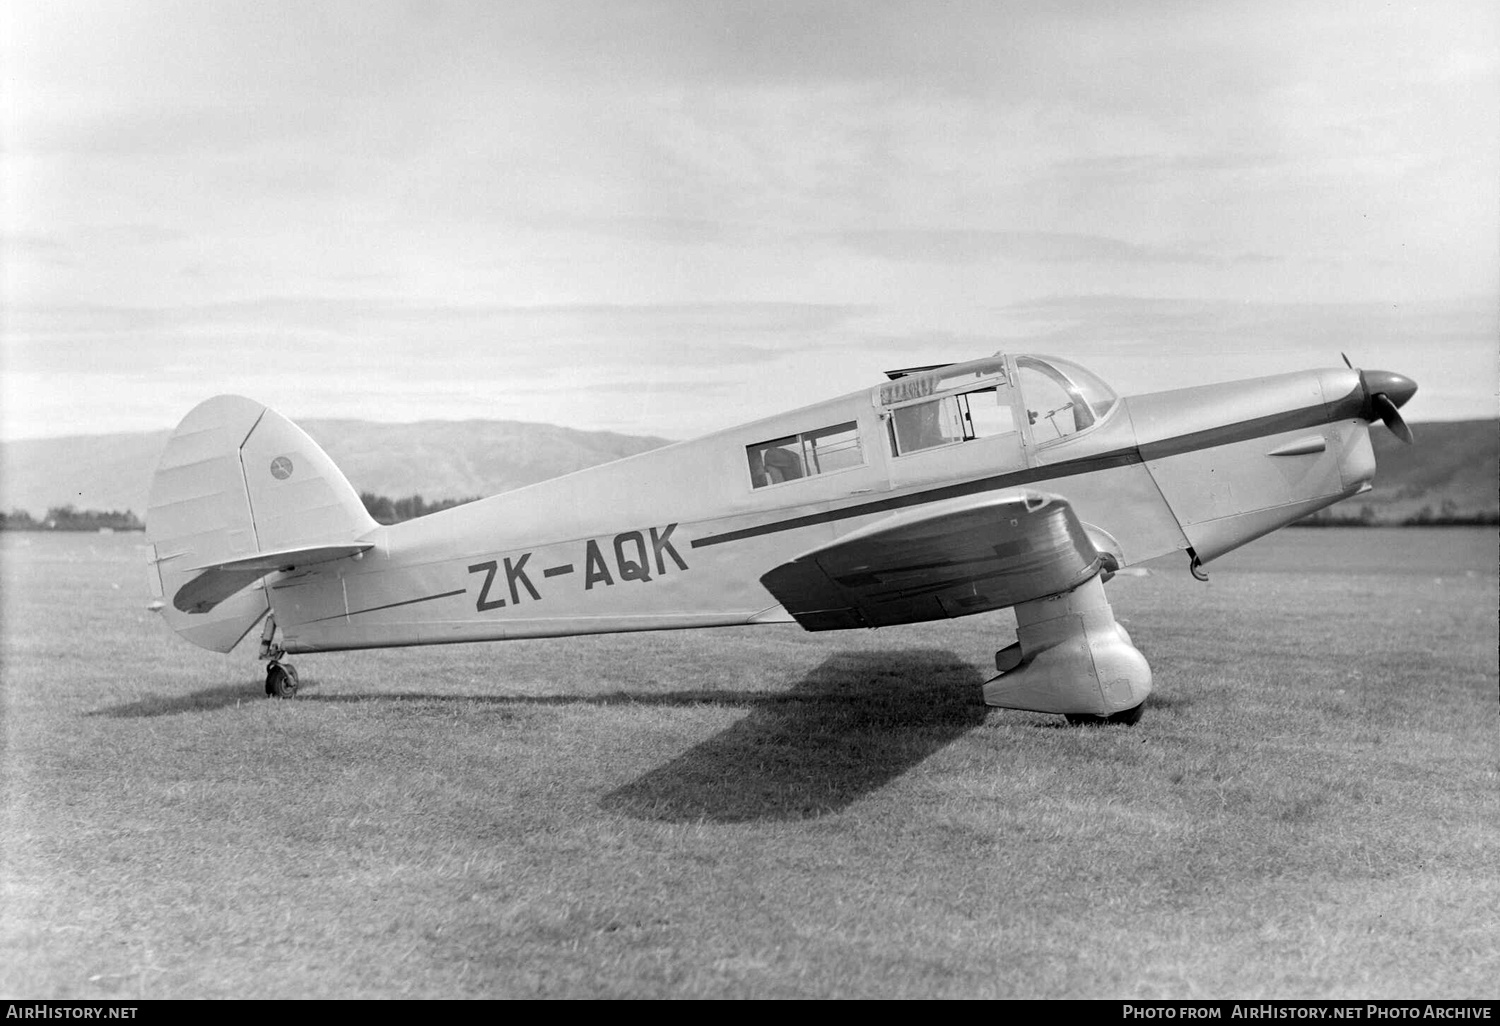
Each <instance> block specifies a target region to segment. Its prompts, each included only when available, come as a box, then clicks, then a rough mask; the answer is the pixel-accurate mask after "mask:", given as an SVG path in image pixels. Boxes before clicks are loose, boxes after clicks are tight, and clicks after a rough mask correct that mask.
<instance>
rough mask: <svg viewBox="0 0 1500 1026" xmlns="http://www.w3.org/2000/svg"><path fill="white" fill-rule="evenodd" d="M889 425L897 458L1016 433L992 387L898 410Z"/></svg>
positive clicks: (1012, 418) (1006, 407) (1008, 412)
mask: <svg viewBox="0 0 1500 1026" xmlns="http://www.w3.org/2000/svg"><path fill="white" fill-rule="evenodd" d="M889 424H890V431H891V451H892V452H894V453H895V454H896V455H897V456H901V455H903V454H905V453H912V452H920V451H921V450H923V449H933V448H936V447H937V446H940V445H952V444H954V443H955V442H966V441H969V440H971V439H975V438H989V437H991V436H993V435H1003V434H1006V433H1007V432H1010V431H1014V430H1016V424H1015V416H1014V414H1013V413H1012V412H1011V408H1010V405H1009V404H1008V403H1005V402H1002V401H1001V398H1000V393H999V391H998V390H997V389H995V388H993V387H991V388H980V389H975V390H974V391H972V392H964V393H961V394H959V395H945V396H943V397H942V398H940V399H933V400H931V401H929V402H925V403H913V404H912V405H910V406H901V407H898V408H897V409H894V410H892V411H891V419H890V421H889Z"/></svg>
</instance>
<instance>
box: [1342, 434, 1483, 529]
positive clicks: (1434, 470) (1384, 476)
mask: <svg viewBox="0 0 1500 1026" xmlns="http://www.w3.org/2000/svg"><path fill="white" fill-rule="evenodd" d="M1411 429H1412V434H1413V435H1414V436H1415V437H1416V441H1415V442H1414V443H1413V444H1412V445H1405V444H1403V443H1402V442H1400V441H1398V440H1397V439H1396V436H1395V435H1392V434H1391V433H1390V432H1389V431H1386V430H1385V429H1384V428H1379V427H1377V428H1376V429H1375V430H1374V431H1371V432H1370V438H1371V440H1372V441H1373V442H1374V444H1375V462H1376V464H1377V466H1378V468H1379V469H1378V470H1377V471H1376V473H1375V487H1374V489H1372V490H1371V491H1369V492H1367V493H1366V494H1364V495H1356V496H1355V497H1354V498H1352V499H1345V500H1344V501H1343V502H1341V503H1339V504H1338V505H1336V506H1334V507H1333V508H1332V510H1331V511H1330V512H1332V513H1335V514H1337V515H1340V516H1353V515H1357V514H1358V513H1359V511H1360V508H1361V507H1363V506H1369V507H1370V508H1371V510H1373V513H1374V520H1375V522H1376V523H1400V522H1401V521H1403V520H1406V519H1407V518H1409V517H1415V516H1418V515H1420V514H1421V512H1422V510H1423V509H1424V508H1426V509H1429V510H1430V511H1431V512H1432V514H1433V515H1438V514H1440V513H1442V512H1443V511H1444V510H1445V509H1446V510H1448V511H1449V512H1451V513H1453V514H1456V515H1459V516H1473V515H1476V514H1481V513H1494V512H1496V511H1497V510H1500V420H1456V421H1431V422H1429V423H1425V424H1413V425H1412V426H1411ZM1445 503H1446V504H1447V505H1446V506H1445Z"/></svg>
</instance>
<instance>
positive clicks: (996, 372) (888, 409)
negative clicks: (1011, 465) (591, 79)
mask: <svg viewBox="0 0 1500 1026" xmlns="http://www.w3.org/2000/svg"><path fill="white" fill-rule="evenodd" d="M986 362H989V363H992V365H993V370H991V372H990V373H988V374H986V375H984V376H982V377H978V378H976V379H975V380H973V381H965V382H963V383H962V384H958V385H954V386H952V387H950V388H946V389H942V390H940V391H933V392H932V393H930V394H928V395H920V396H917V397H915V398H911V399H904V400H902V401H900V402H894V403H882V404H881V406H882V409H881V419H882V420H884V421H885V423H886V431H885V435H886V442H887V444H889V446H890V452H891V458H892V459H898V460H899V459H905V458H906V457H908V456H919V455H921V454H922V453H927V452H933V451H935V450H937V449H949V448H952V447H953V446H955V445H962V444H963V443H965V442H982V441H985V440H987V439H990V438H1004V437H1005V436H1006V435H1011V434H1018V433H1020V431H1021V423H1020V420H1019V419H1018V418H1017V417H1016V402H1015V400H1016V394H1017V390H1016V387H1015V384H1014V383H1013V382H1012V381H1011V373H1010V371H1009V369H1008V368H1007V367H1006V366H1005V364H1004V363H1002V362H1000V361H998V360H996V361H986ZM926 373H927V374H930V375H931V376H932V379H933V381H934V384H936V383H939V382H941V381H942V379H943V378H945V377H954V376H955V375H954V373H953V368H951V367H950V368H943V369H942V370H938V371H929V372H926ZM960 373H962V372H960ZM913 376H915V375H913ZM897 380H898V381H899V380H901V379H897ZM918 388H920V386H918ZM881 389H882V392H881V395H884V394H887V390H888V386H885V385H883V386H881ZM914 390H918V389H914ZM1002 391H1003V392H1005V393H1007V394H1008V401H1007V402H1006V404H1005V405H1006V407H1007V408H1008V409H1009V410H1010V423H1011V427H1010V430H1009V431H1002V432H1000V433H998V434H989V435H979V434H974V433H973V431H974V420H973V414H972V412H971V409H970V403H969V396H971V395H974V394H976V393H980V392H994V393H995V398H996V404H997V405H999V398H1000V394H1001V393H1002ZM950 399H951V400H953V401H954V404H955V408H956V409H957V411H958V420H959V424H960V425H961V427H962V430H963V435H962V437H959V438H952V439H948V440H946V441H942V442H938V443H936V444H934V445H926V446H923V447H922V448H920V449H905V450H903V449H902V448H901V444H900V440H899V438H898V437H897V432H896V416H897V413H898V411H901V410H906V409H910V408H911V407H913V406H921V405H923V404H926V403H942V402H946V401H948V400H950Z"/></svg>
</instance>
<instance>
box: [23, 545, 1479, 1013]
mask: <svg viewBox="0 0 1500 1026" xmlns="http://www.w3.org/2000/svg"><path fill="white" fill-rule="evenodd" d="M0 542H3V545H4V549H3V556H4V559H3V571H4V576H3V580H0V586H3V607H0V610H3V619H0V627H3V640H4V647H3V663H0V672H3V691H0V712H3V716H4V722H3V733H0V740H3V745H4V748H3V752H0V768H3V771H4V778H3V788H4V792H3V794H4V798H3V803H0V815H3V820H0V996H7V997H29V998H40V997H84V996H97V997H110V998H135V997H146V998H172V997H267V998H269V997H383V996H392V997H531V996H548V997H672V996H681V997H949V998H954V997H1040V998H1047V997H1121V998H1124V997H1136V998H1152V997H1158V998H1165V997H1204V998H1209V997H1283V998H1287V997H1352V998H1360V997H1363V998H1380V997H1386V998H1406V997H1413V998H1414V997H1423V996H1430V997H1449V998H1462V997H1481V998H1494V997H1496V996H1497V995H1500V982H1497V981H1500V873H1497V870H1496V866H1497V864H1500V767H1497V754H1500V744H1497V737H1500V733H1497V725H1500V723H1497V720H1500V699H1497V696H1500V673H1497V654H1496V652H1497V637H1496V634H1497V627H1496V622H1497V614H1496V608H1497V594H1496V592H1497V566H1496V549H1497V538H1496V533H1495V532H1494V531H1493V530H1469V529H1432V530H1399V529H1395V530H1364V531H1361V530H1338V529H1326V530H1315V531H1314V530H1300V531H1299V530H1291V531H1283V532H1281V533H1280V534H1278V535H1276V536H1273V537H1272V538H1269V539H1266V540H1264V541H1261V542H1257V543H1255V544H1254V545H1252V546H1250V547H1249V548H1247V549H1244V550H1241V552H1239V553H1235V554H1232V555H1231V556H1229V557H1226V558H1225V559H1223V560H1221V561H1219V562H1218V563H1216V564H1214V566H1213V567H1212V572H1213V577H1212V580H1211V582H1210V583H1208V584H1199V583H1197V582H1195V581H1194V580H1193V579H1192V578H1191V577H1189V575H1188V573H1187V565H1186V558H1185V557H1182V558H1180V559H1175V560H1171V561H1168V562H1166V563H1164V564H1162V565H1159V566H1156V567H1154V568H1153V570H1152V572H1151V573H1150V574H1149V575H1148V576H1133V577H1120V578H1118V579H1117V580H1116V581H1115V582H1113V583H1112V584H1111V585H1110V586H1109V590H1110V597H1111V601H1112V602H1113V603H1114V605H1115V609H1116V612H1117V614H1118V615H1119V616H1120V617H1121V618H1122V619H1123V620H1124V621H1126V622H1127V623H1128V625H1129V629H1130V632H1131V635H1132V636H1133V638H1134V640H1135V642H1136V644H1137V645H1138V646H1139V647H1140V648H1141V649H1142V650H1143V651H1144V652H1145V653H1146V654H1147V656H1148V658H1149V659H1150V660H1151V663H1152V666H1153V669H1154V671H1155V675H1156V690H1155V692H1154V694H1153V696H1152V698H1151V700H1150V703H1149V704H1148V706H1147V709H1146V714H1145V717H1144V719H1143V720H1142V722H1141V724H1140V725H1139V726H1137V727H1134V728H1125V727H1107V728H1088V729H1074V728H1067V727H1065V726H1063V725H1062V720H1061V718H1060V717H1049V716H1041V715H1033V714H1027V713H1017V712H1008V711H1001V710H993V709H986V708H985V707H984V706H983V705H982V704H980V696H979V687H980V684H981V683H982V682H983V680H984V679H985V677H986V676H987V675H988V672H987V671H988V667H989V666H990V665H992V659H993V653H994V651H995V649H997V648H1001V647H1003V646H1005V645H1006V644H1008V643H1009V642H1010V641H1011V640H1013V624H1014V620H1013V618H1012V617H1011V616H1010V615H1009V614H988V615H983V616H978V617H971V618H968V619H964V620H958V621H952V622H947V623H942V624H936V625H920V626H914V627H907V628H888V629H884V630H881V631H878V632H842V633H832V634H819V635H813V634H805V633H803V632H802V631H800V629H798V628H797V627H795V626H776V627H763V628H746V629H730V630H719V631H702V632H695V633H689V632H684V633H663V634H649V635H623V636H615V637H595V638H580V639H565V640H559V641H538V642H515V643H510V644H505V645H490V646H455V647H448V648H435V649H426V650H421V649H416V650H400V651H372V652H360V653H348V654H335V655H325V656H303V657H300V658H298V659H297V660H296V662H297V665H298V668H299V669H300V670H301V674H302V679H303V682H304V685H305V690H304V692H303V695H302V697H300V698H298V699H297V700H296V701H291V702H277V701H269V700H267V699H265V698H264V697H262V694H261V674H260V667H259V664H258V663H257V662H256V661H255V659H254V651H253V646H252V645H250V644H248V643H247V645H246V647H245V649H244V650H242V651H240V652H238V653H236V654H234V655H232V656H218V655H214V654H211V653H206V652H203V651H201V650H198V649H196V648H193V647H192V646H190V645H188V644H187V643H185V642H181V641H179V640H178V639H176V638H175V637H174V636H173V635H172V634H171V632H170V631H169V630H168V629H167V628H166V627H165V625H163V624H162V623H160V622H158V621H157V619H156V617H155V615H154V614H151V613H148V612H146V611H145V608H144V607H145V604H146V601H147V596H146V593H145V585H144V576H145V572H144V552H143V551H142V550H141V549H140V545H141V542H142V539H141V537H140V536H139V535H114V536H77V535H74V536H55V535H20V534H9V535H4V536H3V537H0Z"/></svg>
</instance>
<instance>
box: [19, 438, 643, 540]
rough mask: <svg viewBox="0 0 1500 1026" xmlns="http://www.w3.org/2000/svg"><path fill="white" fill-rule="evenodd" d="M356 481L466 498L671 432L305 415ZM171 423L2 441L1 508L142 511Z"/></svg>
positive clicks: (615, 455)
mask: <svg viewBox="0 0 1500 1026" xmlns="http://www.w3.org/2000/svg"><path fill="white" fill-rule="evenodd" d="M298 425H299V426H300V427H301V428H302V429H303V430H304V431H306V432H307V433H308V434H309V435H311V436H312V438H313V440H314V441H316V442H317V443H318V444H319V445H321V446H322V447H323V448H324V449H325V450H327V452H328V455H329V456H331V457H332V458H333V461H334V463H336V464H338V466H339V469H340V470H342V471H343V472H344V474H345V475H346V476H347V477H348V478H349V481H350V483H351V484H353V485H354V489H355V491H360V492H374V493H376V494H377V495H386V496H390V497H391V498H400V497H403V496H408V495H412V494H420V495H422V496H423V497H424V498H427V499H443V498H454V499H457V498H470V497H473V496H484V495H493V494H495V493H496V492H504V491H509V490H511V489H513V488H520V487H521V486H522V485H528V484H534V483H536V482H537V481H545V480H547V479H549V478H553V477H558V476H560V475H562V474H568V473H572V472H573V471H575V470H582V469H584V468H585V467H592V466H596V465H598V464H600V463H609V462H611V461H612V460H617V459H622V458H624V457H626V456H634V455H635V454H636V453H641V452H646V451H648V450H650V449H657V448H660V447H661V446H663V445H666V444H668V441H667V439H664V438H654V437H647V436H638V435H620V434H614V433H612V432H608V431H577V430H574V429H572V428H564V427H556V426H553V425H551V424H527V423H522V422H519V421H506V420H468V421H437V420H429V421H419V422H417V423H414V424H383V423H377V422H373V421H365V420H305V421H299V422H298ZM170 435H171V432H170V431H150V432H140V433H132V434H113V435H75V436H72V437H68V438H43V439H34V440H24V441H16V442H0V509H3V510H6V511H9V510H13V509H23V510H26V511H27V512H29V513H32V514H33V515H37V516H40V515H41V514H42V513H44V512H45V511H46V510H47V509H48V508H49V507H52V506H62V505H66V504H69V503H71V504H72V505H74V506H77V507H78V508H79V509H99V510H131V511H133V512H135V513H137V514H138V515H140V516H142V517H144V516H145V512H146V500H147V495H148V493H149V492H150V487H151V475H152V474H153V473H155V471H156V464H157V461H158V460H159V459H160V458H161V452H162V449H163V448H164V447H165V446H166V444H167V438H168V437H169V436H170Z"/></svg>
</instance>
